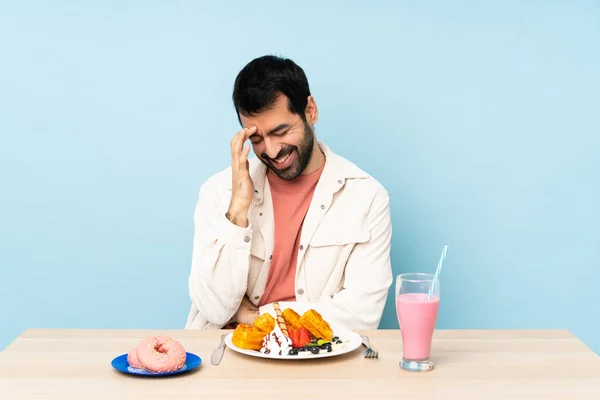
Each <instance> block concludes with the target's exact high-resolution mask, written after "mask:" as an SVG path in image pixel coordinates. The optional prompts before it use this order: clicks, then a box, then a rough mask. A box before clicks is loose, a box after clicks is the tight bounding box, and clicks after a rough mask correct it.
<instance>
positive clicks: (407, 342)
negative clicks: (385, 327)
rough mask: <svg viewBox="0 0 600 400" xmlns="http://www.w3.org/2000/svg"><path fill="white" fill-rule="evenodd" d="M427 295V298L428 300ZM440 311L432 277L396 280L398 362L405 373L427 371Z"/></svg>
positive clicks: (436, 281) (437, 288) (410, 276)
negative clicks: (400, 357) (399, 358)
mask: <svg viewBox="0 0 600 400" xmlns="http://www.w3.org/2000/svg"><path fill="white" fill-rule="evenodd" d="M429 294H431V297H429ZM439 309H440V282H439V279H436V277H435V276H434V275H432V274H423V273H409V274H401V275H398V276H397V277H396V313H397V314H398V323H399V324H400V332H402V353H403V354H402V361H400V368H402V369H404V370H407V371H418V372H423V371H431V370H432V369H433V368H434V367H435V364H434V362H433V361H432V360H431V357H430V353H431V340H432V338H433V331H434V329H435V323H436V321H437V317H438V311H439Z"/></svg>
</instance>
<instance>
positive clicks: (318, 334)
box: [300, 309, 333, 340]
mask: <svg viewBox="0 0 600 400" xmlns="http://www.w3.org/2000/svg"><path fill="white" fill-rule="evenodd" d="M300 323H301V324H302V326H304V327H305V328H306V329H308V331H309V332H310V333H311V335H313V336H314V337H315V338H317V339H323V340H331V338H332V337H333V330H332V329H331V327H330V326H329V323H327V321H325V320H324V319H323V317H321V314H319V313H318V312H317V311H316V310H313V309H310V310H308V311H307V312H305V313H304V314H302V317H300Z"/></svg>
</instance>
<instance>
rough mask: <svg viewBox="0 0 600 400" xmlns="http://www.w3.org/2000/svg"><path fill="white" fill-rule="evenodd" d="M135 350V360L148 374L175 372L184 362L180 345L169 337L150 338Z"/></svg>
mask: <svg viewBox="0 0 600 400" xmlns="http://www.w3.org/2000/svg"><path fill="white" fill-rule="evenodd" d="M135 350H136V356H137V360H138V361H139V362H140V363H141V364H142V366H143V367H144V368H145V369H146V370H148V371H150V372H173V371H177V370H178V369H180V368H181V367H183V365H184V364H185V361H186V353H185V349H184V348H183V346H182V345H181V343H179V342H178V341H177V340H174V339H172V338H170V337H169V336H164V335H159V336H150V337H148V338H146V339H144V340H143V341H142V342H141V343H140V344H139V345H138V346H137V347H136V349H135ZM132 359H133V357H132ZM130 364H131V363H130Z"/></svg>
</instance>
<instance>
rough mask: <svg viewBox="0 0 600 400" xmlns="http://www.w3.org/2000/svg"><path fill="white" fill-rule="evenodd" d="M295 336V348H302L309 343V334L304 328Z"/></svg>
mask: <svg viewBox="0 0 600 400" xmlns="http://www.w3.org/2000/svg"><path fill="white" fill-rule="evenodd" d="M296 334H297V335H298V336H297V337H296V338H297V343H298V346H297V347H304V346H306V345H307V344H308V343H310V332H309V331H308V329H306V328H305V327H302V328H300V329H298V330H297V333H296ZM292 342H293V340H292Z"/></svg>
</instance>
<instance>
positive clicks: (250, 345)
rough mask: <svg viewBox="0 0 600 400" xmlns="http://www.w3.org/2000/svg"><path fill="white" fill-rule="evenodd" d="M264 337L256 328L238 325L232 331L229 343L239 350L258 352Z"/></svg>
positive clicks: (263, 333)
mask: <svg viewBox="0 0 600 400" xmlns="http://www.w3.org/2000/svg"><path fill="white" fill-rule="evenodd" d="M265 335H266V334H265V332H263V331H261V330H260V329H258V328H257V327H256V326H253V325H247V324H239V325H238V326H237V327H236V328H235V330H234V331H233V335H232V337H231V342H232V343H233V344H234V345H236V346H237V347H239V348H241V349H250V350H260V348H261V347H262V340H263V338H264V337H265Z"/></svg>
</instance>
